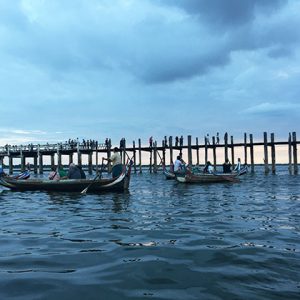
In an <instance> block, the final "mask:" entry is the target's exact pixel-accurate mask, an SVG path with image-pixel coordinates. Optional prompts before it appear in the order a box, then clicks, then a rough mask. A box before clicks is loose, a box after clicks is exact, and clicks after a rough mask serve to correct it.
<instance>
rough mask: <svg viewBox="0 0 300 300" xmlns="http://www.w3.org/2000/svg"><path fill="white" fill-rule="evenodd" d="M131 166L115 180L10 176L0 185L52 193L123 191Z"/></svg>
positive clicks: (127, 186)
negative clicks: (16, 177)
mask: <svg viewBox="0 0 300 300" xmlns="http://www.w3.org/2000/svg"><path fill="white" fill-rule="evenodd" d="M130 171H131V166H129V167H128V168H126V167H124V168H123V172H122V174H121V175H120V176H119V177H116V178H102V179H96V180H94V179H62V180H49V179H27V180H24V179H15V178H13V177H10V176H2V177H0V185H2V186H4V187H7V188H9V189H11V190H16V191H36V190H39V191H53V192H81V191H83V190H84V189H85V188H87V187H89V188H88V191H89V192H94V193H95V192H96V193H97V192H103V191H124V190H127V189H128V188H129V182H130Z"/></svg>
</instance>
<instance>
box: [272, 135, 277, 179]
mask: <svg viewBox="0 0 300 300" xmlns="http://www.w3.org/2000/svg"><path fill="white" fill-rule="evenodd" d="M271 160H272V174H275V173H276V158H275V136H274V133H271Z"/></svg>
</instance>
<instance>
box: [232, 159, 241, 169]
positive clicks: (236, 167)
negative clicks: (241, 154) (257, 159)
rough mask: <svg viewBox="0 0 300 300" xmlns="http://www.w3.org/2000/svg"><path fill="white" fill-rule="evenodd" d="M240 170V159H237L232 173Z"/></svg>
mask: <svg viewBox="0 0 300 300" xmlns="http://www.w3.org/2000/svg"><path fill="white" fill-rule="evenodd" d="M240 170H241V159H240V158H238V162H237V165H236V166H235V168H234V170H233V171H237V172H239V171H240Z"/></svg>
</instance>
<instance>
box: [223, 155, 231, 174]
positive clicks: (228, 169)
mask: <svg viewBox="0 0 300 300" xmlns="http://www.w3.org/2000/svg"><path fill="white" fill-rule="evenodd" d="M223 173H231V163H230V161H229V159H228V158H226V159H225V162H224V164H223Z"/></svg>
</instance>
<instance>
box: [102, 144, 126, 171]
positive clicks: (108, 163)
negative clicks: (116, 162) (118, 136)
mask: <svg viewBox="0 0 300 300" xmlns="http://www.w3.org/2000/svg"><path fill="white" fill-rule="evenodd" d="M119 150H120V151H122V150H121V149H119ZM110 155H111V140H109V145H108V146H107V148H106V158H110ZM103 162H104V161H103V160H102V163H101V168H102V167H103ZM111 169H112V166H111V162H110V161H108V162H107V171H108V172H109V173H111Z"/></svg>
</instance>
